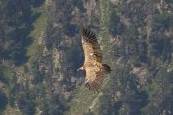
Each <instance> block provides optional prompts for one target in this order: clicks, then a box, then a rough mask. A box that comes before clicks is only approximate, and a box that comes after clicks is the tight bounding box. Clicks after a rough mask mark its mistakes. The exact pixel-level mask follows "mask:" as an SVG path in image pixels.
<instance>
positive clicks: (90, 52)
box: [82, 29, 102, 63]
mask: <svg viewBox="0 0 173 115" xmlns="http://www.w3.org/2000/svg"><path fill="white" fill-rule="evenodd" d="M82 46H83V50H84V55H85V62H91V61H97V62H100V63H101V62H102V53H101V49H100V46H99V44H98V42H97V39H96V35H95V33H94V32H92V31H91V30H89V29H83V30H82Z"/></svg>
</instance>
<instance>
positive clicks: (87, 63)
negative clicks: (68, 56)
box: [78, 28, 111, 93]
mask: <svg viewBox="0 0 173 115" xmlns="http://www.w3.org/2000/svg"><path fill="white" fill-rule="evenodd" d="M81 41H82V47H83V51H84V57H85V60H84V63H83V66H82V67H80V68H79V69H78V70H84V71H85V72H86V77H85V86H86V87H87V88H88V89H89V90H93V91H94V92H95V93H98V92H99V88H100V86H101V84H102V83H103V79H104V77H103V75H104V74H105V73H106V74H107V73H110V72H111V68H110V67H109V66H108V65H107V64H102V53H101V49H100V45H99V44H98V42H97V38H96V35H95V33H94V32H93V31H91V30H89V29H86V28H83V29H82V38H81Z"/></svg>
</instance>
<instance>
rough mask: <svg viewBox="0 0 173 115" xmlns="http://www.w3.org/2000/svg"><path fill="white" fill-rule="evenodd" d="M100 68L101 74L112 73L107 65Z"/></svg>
mask: <svg viewBox="0 0 173 115" xmlns="http://www.w3.org/2000/svg"><path fill="white" fill-rule="evenodd" d="M102 68H103V72H104V73H106V74H107V73H110V72H111V71H112V70H111V67H109V66H108V65H107V64H102Z"/></svg>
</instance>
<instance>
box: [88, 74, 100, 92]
mask: <svg viewBox="0 0 173 115" xmlns="http://www.w3.org/2000/svg"><path fill="white" fill-rule="evenodd" d="M102 82H103V76H101V75H99V74H96V76H95V79H94V80H93V81H90V80H85V86H86V87H87V88H88V89H89V90H93V91H94V92H95V93H99V89H100V87H101V84H102Z"/></svg>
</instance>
